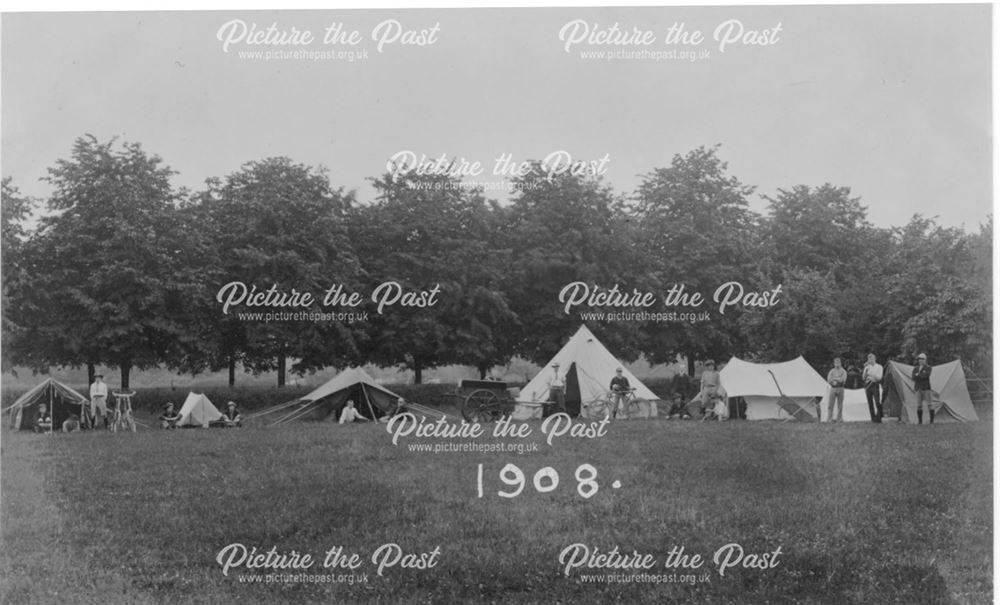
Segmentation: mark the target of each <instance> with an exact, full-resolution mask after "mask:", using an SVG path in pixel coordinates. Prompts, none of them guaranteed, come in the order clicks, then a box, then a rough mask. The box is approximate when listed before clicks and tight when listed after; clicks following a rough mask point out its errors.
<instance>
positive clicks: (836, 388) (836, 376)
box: [826, 357, 847, 422]
mask: <svg viewBox="0 0 1000 605" xmlns="http://www.w3.org/2000/svg"><path fill="white" fill-rule="evenodd" d="M826 381H827V382H828V383H829V384H830V403H829V404H827V410H826V416H827V422H843V421H844V383H845V382H847V370H845V369H844V367H843V366H842V365H841V363H840V358H839V357H834V358H833V369H832V370H830V373H829V374H827V375H826ZM834 404H836V405H837V416H836V420H835V419H834V415H833V406H834Z"/></svg>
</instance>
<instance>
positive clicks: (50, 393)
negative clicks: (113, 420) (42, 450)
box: [9, 378, 87, 431]
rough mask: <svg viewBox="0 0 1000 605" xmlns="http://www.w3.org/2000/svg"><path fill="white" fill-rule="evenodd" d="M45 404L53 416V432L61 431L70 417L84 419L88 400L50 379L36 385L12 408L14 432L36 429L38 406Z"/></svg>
mask: <svg viewBox="0 0 1000 605" xmlns="http://www.w3.org/2000/svg"><path fill="white" fill-rule="evenodd" d="M43 403H44V404H45V405H46V407H47V408H48V410H49V413H50V414H51V415H52V430H54V431H57V430H61V427H62V425H63V422H65V421H66V420H69V417H70V416H74V415H75V416H76V417H78V418H82V417H83V406H84V405H85V404H86V403H87V398H86V397H84V396H83V395H81V394H80V393H77V392H76V391H74V390H73V389H71V388H69V387H68V386H66V385H64V384H63V383H61V382H59V381H57V380H55V379H52V378H48V379H46V380H45V381H44V382H42V383H41V384H38V385H36V386H35V387H34V388H32V389H31V390H29V391H28V392H27V393H25V394H24V395H21V396H20V397H19V398H18V399H17V401H15V402H14V403H13V404H12V405H11V406H10V408H9V409H10V416H11V426H13V428H14V430H21V429H25V430H32V429H34V428H35V427H34V421H35V416H37V415H38V406H39V405H41V404H43Z"/></svg>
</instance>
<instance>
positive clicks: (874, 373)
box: [861, 353, 883, 422]
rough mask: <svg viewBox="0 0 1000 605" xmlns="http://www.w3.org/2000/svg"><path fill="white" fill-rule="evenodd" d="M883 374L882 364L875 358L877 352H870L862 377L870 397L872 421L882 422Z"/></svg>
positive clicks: (869, 411)
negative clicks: (880, 392)
mask: <svg viewBox="0 0 1000 605" xmlns="http://www.w3.org/2000/svg"><path fill="white" fill-rule="evenodd" d="M882 376H883V372H882V366H880V365H879V364H878V362H877V361H876V360H875V353H869V354H868V361H866V362H865V369H864V371H862V372H861V378H862V379H863V380H864V382H865V398H866V399H868V414H869V415H870V416H871V417H872V422H882V398H881V397H880V396H879V385H881V384H882Z"/></svg>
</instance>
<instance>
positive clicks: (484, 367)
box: [479, 364, 490, 380]
mask: <svg viewBox="0 0 1000 605" xmlns="http://www.w3.org/2000/svg"><path fill="white" fill-rule="evenodd" d="M489 371H490V366H488V365H485V364H479V380H486V372H489Z"/></svg>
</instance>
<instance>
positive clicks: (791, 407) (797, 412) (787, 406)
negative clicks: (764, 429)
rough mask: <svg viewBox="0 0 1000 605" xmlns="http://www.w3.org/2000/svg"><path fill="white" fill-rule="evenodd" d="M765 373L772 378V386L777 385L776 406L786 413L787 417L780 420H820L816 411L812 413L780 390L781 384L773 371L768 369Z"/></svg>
mask: <svg viewBox="0 0 1000 605" xmlns="http://www.w3.org/2000/svg"><path fill="white" fill-rule="evenodd" d="M767 373H768V374H770V375H771V379H772V380H774V386H776V387H778V402H777V403H778V407H780V408H781V410H782V411H783V412H785V413H786V414H788V418H785V419H784V420H782V422H788V421H789V420H798V421H799V422H819V421H820V417H819V414H818V413H814V412H813V411H812V410H810V409H809V408H808V407H806V406H804V405H802V404H800V403H799V402H797V401H795V400H794V399H792V398H790V397H788V396H786V395H785V393H784V392H783V391H782V390H781V385H780V384H778V379H777V378H775V377H774V372H772V371H771V370H768V371H767ZM813 406H815V402H813Z"/></svg>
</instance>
